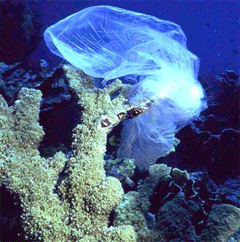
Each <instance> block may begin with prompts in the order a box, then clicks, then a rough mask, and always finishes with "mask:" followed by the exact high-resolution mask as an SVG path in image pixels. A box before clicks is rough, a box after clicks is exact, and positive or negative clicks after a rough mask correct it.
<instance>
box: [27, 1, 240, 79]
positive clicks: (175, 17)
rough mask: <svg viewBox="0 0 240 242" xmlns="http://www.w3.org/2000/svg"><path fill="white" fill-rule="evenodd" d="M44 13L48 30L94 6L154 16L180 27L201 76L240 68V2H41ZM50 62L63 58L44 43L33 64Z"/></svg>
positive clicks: (37, 51) (43, 19) (36, 53)
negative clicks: (116, 8) (196, 60)
mask: <svg viewBox="0 0 240 242" xmlns="http://www.w3.org/2000/svg"><path fill="white" fill-rule="evenodd" d="M37 2H38V4H40V8H41V11H42V22H43V24H44V29H46V28H47V27H48V26H50V25H52V24H54V23H56V22H57V21H59V20H61V19H63V18H65V17H67V16H69V15H70V14H73V13H75V12H78V11H80V10H81V9H83V8H85V7H89V6H94V5H102V4H106V5H112V6H117V7H121V8H125V9H129V10H133V11H137V12H142V13H146V14H150V15H154V16H156V17H158V18H160V19H165V20H170V21H173V22H175V23H177V24H179V25H180V26H181V27H182V29H183V31H184V33H185V34H186V36H187V38H188V48H189V50H190V51H191V52H193V53H194V54H195V55H197V56H198V57H199V58H200V60H201V62H200V75H202V76H213V75H217V74H219V73H222V72H223V71H224V70H234V71H238V69H239V27H240V26H239V25H240V20H239V16H240V15H239V1H238V0H235V1H227V0H225V1H220V0H217V1H214V0H206V1H201V0H197V1H187V0H186V1H173V0H168V1H161V0H159V1H157V0H142V1H141V0H136V1H135V0H128V1H124V0H121V1H110V0H104V1H97V0H89V1H84V0H83V1H77V0H74V1H69V0H68V1H67V0H58V1H46V0H45V1H37ZM40 58H43V59H46V60H48V61H50V62H52V63H53V64H56V63H57V62H59V61H60V60H61V59H60V58H57V57H55V56H53V55H52V54H51V53H50V51H49V50H48V49H47V47H46V45H45V43H44V41H42V42H41V44H40V46H39V48H38V50H36V51H35V52H34V53H33V54H32V56H31V61H33V62H34V61H35V62H39V59H40Z"/></svg>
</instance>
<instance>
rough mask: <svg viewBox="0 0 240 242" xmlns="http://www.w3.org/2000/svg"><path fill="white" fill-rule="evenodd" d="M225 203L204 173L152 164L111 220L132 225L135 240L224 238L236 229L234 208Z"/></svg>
mask: <svg viewBox="0 0 240 242" xmlns="http://www.w3.org/2000/svg"><path fill="white" fill-rule="evenodd" d="M226 203H229V201H227V200H226V199H225V198H224V196H223V195H222V193H221V192H220V191H219V190H218V187H217V186H216V185H215V184H214V183H213V182H212V181H211V180H209V178H208V177H207V174H206V173H205V174H204V173H202V172H196V173H188V172H187V171H181V170H179V169H177V168H174V169H172V168H171V167H168V166H166V165H165V164H155V165H152V166H150V170H149V175H148V177H147V178H145V179H144V180H139V181H138V187H137V189H136V191H129V192H127V193H126V194H125V195H124V199H123V201H122V202H121V203H120V204H119V205H118V207H117V208H116V209H115V213H114V221H113V224H114V225H115V226H119V225H132V226H133V227H134V229H135V231H136V233H137V241H138V242H145V241H148V242H155V241H162V242H164V241H166V242H167V241H195V242H200V241H201V242H202V241H209V242H210V241H227V239H229V238H231V236H234V234H235V233H236V232H238V229H239V228H240V223H239V221H240V220H239V216H240V209H239V208H237V207H236V206H233V205H230V204H226ZM221 218H224V221H223V222H221ZM232 241H234V240H232Z"/></svg>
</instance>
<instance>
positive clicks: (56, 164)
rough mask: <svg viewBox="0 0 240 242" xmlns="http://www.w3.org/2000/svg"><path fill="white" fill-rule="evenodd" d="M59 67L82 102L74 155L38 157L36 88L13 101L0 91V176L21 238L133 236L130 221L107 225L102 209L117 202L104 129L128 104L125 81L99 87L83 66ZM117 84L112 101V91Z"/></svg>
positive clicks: (106, 211)
mask: <svg viewBox="0 0 240 242" xmlns="http://www.w3.org/2000/svg"><path fill="white" fill-rule="evenodd" d="M65 71H66V72H67V77H68V79H69V83H70V86H71V87H72V88H73V89H74V90H75V91H76V94H77V95H78V97H79V104H80V105H81V106H82V107H83V109H84V112H83V114H82V119H81V124H79V125H78V126H77V127H76V128H75V130H74V134H73V156H72V157H71V158H70V159H68V158H66V157H65V155H64V154H63V153H61V152H58V153H57V154H55V156H54V157H51V158H48V159H45V158H43V157H41V156H40V154H39V152H38V150H37V148H38V146H39V143H40V141H41V139H42V137H43V135H44V132H43V129H42V127H41V126H40V125H39V124H38V114H39V107H40V101H41V93H40V91H37V90H33V89H26V88H23V89H22V90H21V91H20V93H19V96H18V100H17V101H16V102H15V104H14V105H13V106H12V107H8V105H7V103H6V101H5V100H4V99H3V97H2V96H0V175H1V178H0V181H1V182H3V183H4V184H5V185H6V186H7V187H8V189H9V190H10V191H12V192H15V193H17V194H19V196H20V199H21V205H22V207H23V210H24V213H23V215H22V218H23V222H24V228H25V230H26V234H27V237H26V238H27V239H31V238H33V239H37V240H44V241H88V242H91V241H94V242H95V241H116V242H118V241H124V242H127V241H135V240H136V237H135V233H134V230H133V228H132V227H131V226H129V225H123V226H119V227H108V216H109V214H110V212H111V211H112V209H114V208H115V207H116V206H117V205H118V203H119V202H120V201H121V199H122V196H123V189H122V187H121V184H120V182H119V181H118V180H117V179H116V178H113V177H106V174H105V170H104V168H103V166H104V159H103V157H104V153H105V149H106V141H107V133H108V132H109V131H110V130H111V128H112V127H113V126H115V125H117V124H118V123H119V122H120V121H121V119H122V118H123V117H124V116H126V115H124V114H126V113H127V112H128V110H131V109H132V107H131V106H129V105H128V104H127V102H126V100H127V99H126V98H125V97H126V94H127V93H128V89H129V88H128V86H123V85H122V84H121V82H120V81H115V82H113V83H112V84H111V85H109V86H108V87H106V88H104V89H102V90H97V89H95V88H94V86H93V83H92V80H91V79H90V78H89V77H87V76H85V75H84V74H83V73H81V72H79V71H74V70H72V69H71V68H70V67H65ZM120 89H121V92H120V94H119V95H118V97H116V98H114V99H113V100H111V93H113V92H115V91H116V90H120ZM64 167H65V170H64V173H65V175H64V177H63V178H62V177H61V176H60V173H61V172H62V170H63V168H64Z"/></svg>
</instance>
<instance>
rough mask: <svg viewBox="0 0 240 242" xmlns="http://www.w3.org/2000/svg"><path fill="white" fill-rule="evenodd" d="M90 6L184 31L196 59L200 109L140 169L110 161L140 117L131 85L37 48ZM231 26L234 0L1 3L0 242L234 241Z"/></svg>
mask: <svg viewBox="0 0 240 242" xmlns="http://www.w3.org/2000/svg"><path fill="white" fill-rule="evenodd" d="M96 5H111V6H115V7H120V8H124V9H127V10H131V11H135V12H140V13H145V14H148V15H152V16H155V17H157V18H159V19H163V20H169V21H172V22H174V23H176V24H178V25H180V26H181V28H182V30H183V32H184V33H185V35H186V36H187V47H188V49H189V51H191V52H192V53H193V54H195V55H196V56H198V57H199V58H200V70H199V77H198V79H199V81H200V83H201V84H202V86H203V88H204V90H205V92H206V97H207V103H208V108H207V109H206V110H204V111H203V112H202V113H201V114H200V116H199V117H198V118H197V119H195V120H193V121H192V122H191V123H190V124H188V125H187V126H185V127H184V128H182V129H181V130H180V131H179V132H178V133H177V134H176V138H177V139H178V140H179V141H180V143H179V144H178V145H176V147H175V151H174V152H172V153H170V154H168V155H166V156H165V157H160V158H159V159H157V161H156V163H155V164H154V165H152V166H150V167H149V169H147V170H141V169H139V167H138V165H137V164H136V162H134V160H131V159H122V158H119V157H118V156H117V150H118V147H119V146H120V140H121V139H120V137H121V130H122V128H123V122H122V120H123V119H132V118H135V117H136V116H138V115H139V112H142V109H141V108H140V109H138V110H136V109H131V108H129V106H127V105H126V103H125V102H124V101H126V100H127V97H126V93H127V92H128V91H129V89H128V87H127V85H124V84H122V83H121V82H119V81H115V82H113V83H111V85H110V86H109V87H108V88H102V89H97V88H96V87H94V83H93V81H92V80H91V77H89V76H87V75H85V74H84V73H83V72H81V71H80V70H76V69H74V68H71V67H70V66H69V65H67V62H66V61H64V60H63V59H61V58H59V57H57V56H55V55H53V54H52V53H51V52H50V50H49V49H48V47H47V46H46V43H45V41H44V37H43V34H44V31H45V30H46V29H47V28H48V27H49V26H51V25H53V24H55V23H57V22H58V21H60V20H62V19H64V18H66V17H67V16H69V15H71V14H73V13H75V12H78V11H80V10H82V9H84V8H87V7H90V6H96ZM239 25H240V19H239V1H231V0H229V1H227V0H226V1H221V0H216V1H214V0H209V1H207V0H205V1H201V0H197V1H187V0H184V1H173V0H169V1H163V0H162V1H161V0H159V1H157V0H142V1H141V0H139V1H135V0H131V1H107V0H106V1H95V0H88V1H84V0H83V1H77V0H74V1H65V0H60V1H44V0H41V1H37V0H36V1H23V0H22V1H17V0H3V1H1V2H0V97H1V98H0V210H1V211H0V241H109V242H110V241H116V242H118V241H123V242H127V241H143V242H144V241H146V242H148V241H160V242H161V241H198V242H200V241H201V242H209V241H228V242H236V241H240V202H239V201H240V195H239V194H240V180H239V179H240V162H239V157H240V150H239V147H240V141H239V136H240V129H239V123H240V122H239V121H240V120H239V117H240V116H239V63H240V62H239V41H240V39H239V38H240V36H239V29H240V26H239ZM123 79H124V78H123ZM123 79H121V80H123ZM93 90H94V91H93ZM104 110H107V111H104ZM119 114H121V115H122V116H121V115H119ZM120 116H121V118H120ZM100 117H101V118H100ZM116 117H118V118H119V119H118V120H117V119H116ZM99 120H100V121H101V128H100V130H99V126H98V124H99V123H98V122H100V121H99ZM110 121H111V122H112V123H111V122H110ZM109 123H110V124H109Z"/></svg>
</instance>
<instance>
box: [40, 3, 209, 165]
mask: <svg viewBox="0 0 240 242" xmlns="http://www.w3.org/2000/svg"><path fill="white" fill-rule="evenodd" d="M44 38H45V41H46V44H47V46H48V47H49V49H50V50H51V51H52V52H53V53H54V54H56V55H58V56H60V57H62V58H64V59H66V60H67V61H68V62H70V63H71V64H72V65H74V66H75V67H77V68H80V69H82V70H83V71H84V72H85V73H86V74H88V75H90V76H92V77H96V78H103V84H104V85H105V84H106V83H107V82H108V81H109V80H111V79H115V78H118V77H122V76H127V78H128V79H129V80H130V79H131V76H133V78H134V80H138V79H137V78H135V77H136V76H140V78H139V80H138V83H136V84H134V85H133V87H132V90H131V93H130V96H129V102H130V103H133V104H135V105H138V106H141V104H142V103H143V102H144V103H146V102H149V103H151V104H152V105H151V108H150V109H149V110H148V111H146V112H145V113H144V114H142V115H141V116H140V117H138V118H135V119H132V120H127V121H125V122H124V129H123V132H122V139H121V144H120V148H119V152H118V154H119V156H120V157H128V158H134V159H135V161H136V163H137V164H138V165H139V167H140V168H147V167H148V166H149V164H152V163H154V162H155V161H156V159H157V158H158V157H160V156H163V155H164V154H166V153H167V152H168V150H169V149H171V147H172V145H173V143H174V135H175V133H176V132H177V131H178V130H179V129H180V128H182V127H183V126H184V125H186V124H187V123H189V122H190V121H191V120H192V119H193V118H195V117H196V116H198V115H199V113H200V112H201V111H202V110H203V109H205V108H206V107H207V104H206V101H205V100H204V97H205V96H204V91H203V89H202V86H201V85H200V83H199V82H198V80H197V77H198V69H199V59H198V57H197V56H195V55H194V54H192V53H191V52H190V51H189V50H188V49H187V46H186V36H185V34H184V33H183V31H182V29H181V27H180V26H179V25H177V24H175V23H172V22H170V21H166V20H160V19H158V18H156V17H153V16H149V15H146V14H142V13H136V12H132V11H128V10H125V9H120V8H116V7H111V6H94V7H89V8H86V9H83V10H81V11H80V12H77V13H75V14H73V15H71V16H69V17H67V18H65V19H63V20H61V21H60V22H58V23H56V24H54V25H52V26H50V27H49V28H48V29H47V30H46V31H45V33H44ZM128 134H130V135H128Z"/></svg>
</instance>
